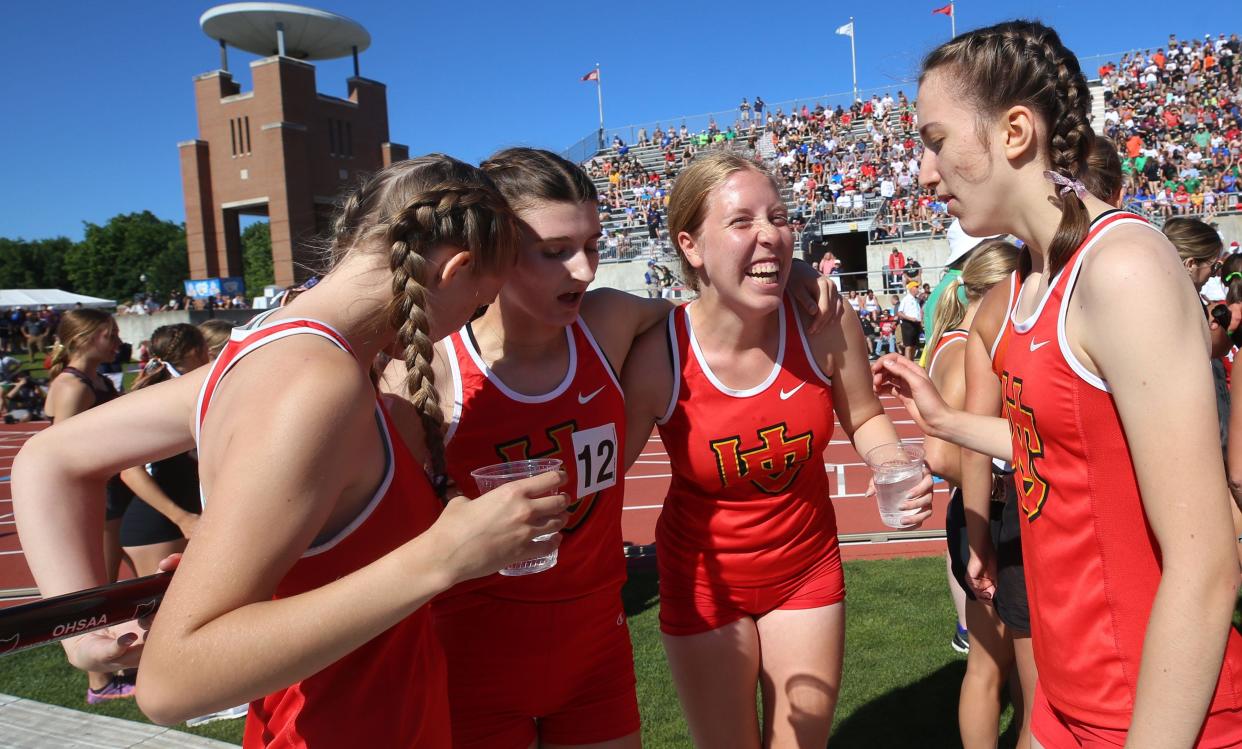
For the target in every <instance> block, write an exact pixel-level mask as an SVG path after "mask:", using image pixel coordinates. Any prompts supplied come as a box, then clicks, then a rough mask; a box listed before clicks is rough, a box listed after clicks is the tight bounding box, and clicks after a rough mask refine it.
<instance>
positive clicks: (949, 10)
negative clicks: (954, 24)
mask: <svg viewBox="0 0 1242 749" xmlns="http://www.w3.org/2000/svg"><path fill="white" fill-rule="evenodd" d="M937 13H939V14H940V15H942V16H951V15H953V3H949V4H948V5H946V6H944V7H943V8H935V9H934V10H932V15H936V14H937Z"/></svg>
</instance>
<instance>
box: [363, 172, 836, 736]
mask: <svg viewBox="0 0 1242 749" xmlns="http://www.w3.org/2000/svg"><path fill="white" fill-rule="evenodd" d="M482 168H483V170H484V171H485V172H486V173H487V174H488V175H489V176H491V178H492V179H493V180H494V181H495V183H496V185H497V187H498V188H499V189H500V191H501V193H502V194H503V195H504V197H505V198H506V199H507V200H508V201H509V204H510V206H511V207H512V208H513V210H514V211H515V213H516V214H517V217H518V219H519V220H520V221H521V223H522V225H523V229H524V232H525V241H524V243H523V247H522V250H521V251H520V252H519V256H518V261H517V265H516V267H515V268H514V269H513V270H512V272H510V273H509V274H508V276H507V277H506V281H505V285H504V286H503V287H502V288H501V290H500V293H499V295H498V298H497V300H496V303H495V304H492V305H490V306H489V307H488V308H487V310H486V311H485V312H484V313H483V314H482V315H481V316H479V317H478V318H476V319H474V320H472V321H471V322H470V323H468V324H467V325H465V326H463V327H462V328H461V329H460V330H458V331H457V332H455V333H453V334H452V335H451V336H449V337H448V338H446V339H445V340H444V341H443V342H441V343H440V344H438V346H437V356H436V362H437V376H436V383H437V390H438V397H439V402H440V404H441V408H442V413H443V418H444V422H445V424H447V432H446V435H445V443H446V447H445V456H446V459H447V465H448V472H449V475H450V476H451V477H452V478H453V479H454V481H455V484H456V488H457V490H459V491H462V492H464V493H465V494H467V495H469V496H476V495H477V493H478V488H477V487H476V486H475V485H474V480H473V479H472V478H471V476H470V471H471V470H473V469H475V468H480V467H483V466H486V465H490V464H493V463H499V462H502V461H510V460H519V459H525V458H534V457H557V458H560V459H561V461H562V462H563V464H564V466H565V470H566V472H567V474H568V477H569V483H568V485H567V489H566V491H567V492H568V493H569V494H570V496H571V504H570V507H569V520H568V522H567V525H566V526H565V529H564V531H563V539H564V540H563V542H562V544H561V547H560V549H559V550H558V554H559V559H558V561H557V564H556V566H555V567H552V568H551V569H549V570H547V571H544V572H541V573H539V574H534V575H527V576H520V577H503V576H500V575H493V576H490V577H488V578H485V579H483V580H479V581H474V582H471V583H468V584H466V585H462V586H458V587H457V588H455V589H453V590H451V591H449V592H448V593H446V594H445V595H443V596H441V597H439V598H438V599H437V600H436V602H435V604H434V606H433V611H434V614H435V621H436V626H437V630H438V631H439V633H440V637H441V640H442V641H443V643H444V646H445V651H446V654H447V656H448V677H449V697H450V705H451V709H452V716H453V743H454V746H455V747H458V748H459V749H475V748H478V749H526V748H527V747H529V746H532V745H535V744H539V745H543V746H552V745H554V746H575V747H598V748H600V749H602V748H604V747H607V748H608V749H623V748H624V747H637V746H639V743H640V741H639V734H638V728H639V716H638V703H637V699H636V696H635V677H634V662H633V654H632V652H631V647H630V638H629V632H628V629H627V628H626V626H625V616H624V610H623V608H622V604H621V586H622V584H623V583H624V582H625V558H624V556H623V553H622V537H621V507H622V499H623V497H624V487H625V485H624V465H623V464H622V460H623V456H624V451H625V443H624V439H625V435H626V429H625V406H624V401H623V398H622V393H621V388H620V384H619V383H618V381H617V377H616V374H615V372H616V371H617V370H619V369H620V367H621V366H622V364H623V363H624V362H625V359H626V356H627V355H628V354H629V350H630V346H631V344H632V343H633V341H634V339H635V337H636V336H637V335H638V334H640V333H641V332H642V331H644V330H646V329H647V328H650V327H651V326H652V325H655V324H656V323H658V322H661V321H662V320H663V319H664V318H665V317H666V316H667V314H668V312H669V310H670V309H671V308H672V305H671V304H670V303H669V302H667V301H663V300H651V299H645V298H640V297H638V296H636V295H633V294H628V293H625V292H621V291H617V290H613V289H608V288H602V289H596V290H592V291H589V292H588V291H587V286H588V285H590V283H591V282H592V281H593V280H594V277H595V271H596V267H597V266H598V263H599V249H598V244H599V240H600V235H601V226H600V221H599V212H598V196H597V194H596V190H595V186H594V184H593V183H592V182H591V180H590V178H589V177H588V176H587V175H586V173H585V172H583V171H582V170H581V169H580V168H579V167H577V166H576V165H574V164H572V163H571V162H569V161H566V160H565V159H562V158H561V157H559V156H556V155H555V154H552V153H550V152H548V151H541V150H537V149H532V148H512V149H507V150H504V151H501V152H499V153H497V154H495V155H493V156H492V157H491V158H489V159H487V160H486V161H484V162H483V165H482ZM800 285H801V286H803V287H811V288H804V294H805V295H807V296H808V297H809V295H810V293H811V292H815V293H817V294H818V295H819V298H820V299H821V300H823V301H825V302H827V301H830V300H831V297H830V296H828V293H827V291H826V287H827V284H826V283H824V284H823V285H822V286H821V282H820V281H819V280H818V279H817V278H816V277H815V274H814V273H813V272H811V271H810V270H809V268H807V269H806V275H805V277H804V278H803V279H802V281H801V284H800ZM821 316H822V315H821ZM404 371H405V367H404V365H403V363H402V362H394V363H393V364H392V365H390V367H389V369H388V372H387V374H388V376H389V378H391V377H392V376H393V375H397V376H399V375H400V374H401V373H402V372H404ZM386 381H387V378H386ZM553 621H554V622H556V626H554V627H550V626H548V625H547V623H548V622H553ZM519 643H520V644H519ZM532 659H533V660H532ZM532 670H538V671H539V672H540V673H541V678H540V679H538V680H535V681H533V682H532V680H531V679H530V678H529V674H530V673H531V672H532Z"/></svg>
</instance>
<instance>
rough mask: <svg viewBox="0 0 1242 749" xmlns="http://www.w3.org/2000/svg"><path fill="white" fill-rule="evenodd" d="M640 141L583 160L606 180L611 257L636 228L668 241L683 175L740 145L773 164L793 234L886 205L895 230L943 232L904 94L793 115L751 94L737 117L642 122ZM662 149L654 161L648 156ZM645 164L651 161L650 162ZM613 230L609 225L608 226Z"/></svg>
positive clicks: (806, 107) (622, 250)
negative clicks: (666, 216) (701, 125)
mask: <svg viewBox="0 0 1242 749" xmlns="http://www.w3.org/2000/svg"><path fill="white" fill-rule="evenodd" d="M636 135H637V138H636V140H635V142H634V144H633V145H631V144H627V143H625V142H624V141H623V140H622V139H621V138H620V136H614V138H613V142H612V144H611V145H612V147H611V148H610V149H609V150H608V151H606V152H604V153H601V154H599V155H597V156H595V157H594V158H592V159H590V160H588V161H587V163H586V164H585V165H584V166H585V168H586V170H587V172H588V173H589V174H590V175H591V176H592V177H593V178H595V180H596V181H597V184H599V185H600V187H601V189H600V198H599V202H600V217H601V219H602V220H603V222H604V224H605V227H606V230H605V247H606V254H607V253H609V252H611V251H616V253H618V256H625V254H626V251H627V250H632V239H631V238H630V235H631V234H632V233H634V232H633V231H631V230H638V229H641V227H642V226H644V225H646V227H647V228H648V234H647V238H648V240H649V241H651V240H658V239H663V238H664V237H663V235H662V234H661V233H660V231H659V230H660V228H661V226H662V223H663V222H662V219H661V217H662V214H663V211H664V208H665V206H666V204H667V201H668V192H669V190H670V188H671V184H672V181H673V180H674V179H675V178H676V176H677V174H678V172H679V171H680V170H681V169H683V168H684V167H685V165H686V164H687V163H688V162H689V161H690V160H692V159H693V158H694V156H695V154H697V153H698V152H699V151H701V150H702V149H705V148H712V147H717V146H720V145H725V146H729V147H738V146H741V147H743V148H745V149H747V150H750V151H751V152H753V153H755V154H756V156H758V157H760V158H763V159H764V160H765V161H767V162H768V163H769V164H770V165H771V167H772V169H773V171H774V172H775V174H776V176H777V178H778V180H779V181H780V183H781V186H782V187H783V188H786V190H787V192H786V196H787V198H788V200H789V202H790V207H791V209H792V212H793V215H792V218H793V223H794V227H795V231H800V230H801V228H802V227H803V226H805V225H806V224H807V223H810V222H812V221H819V220H845V219H861V218H864V217H866V216H868V215H870V214H871V213H873V212H875V211H876V210H877V209H879V208H880V207H881V206H882V205H887V206H888V212H889V223H890V224H894V226H893V227H892V228H891V229H890V230H882V231H891V233H892V234H896V233H897V229H896V227H895V224H897V223H901V224H903V225H906V226H908V227H909V228H910V229H912V230H914V231H922V232H926V233H931V234H940V233H943V231H944V230H945V228H946V227H947V225H948V219H947V216H946V212H945V206H944V205H943V204H942V203H939V202H938V201H936V200H935V199H934V196H933V195H930V194H924V193H921V191H920V190H919V188H918V160H919V156H920V155H921V146H920V144H919V142H918V136H917V133H916V132H915V125H914V107H913V103H912V102H911V101H910V100H909V99H908V98H907V97H906V95H905V92H904V91H898V92H897V96H896V97H895V98H894V97H893V95H892V94H891V93H885V94H884V95H883V96H881V95H879V94H875V95H872V96H871V97H870V98H868V99H860V100H857V101H855V102H854V104H853V105H852V106H851V107H849V108H848V109H847V108H845V107H842V106H839V105H838V106H836V107H835V108H834V107H829V106H824V105H823V104H822V103H816V104H815V105H814V106H811V105H810V104H803V105H802V106H801V107H796V108H791V110H790V111H788V112H786V111H784V109H783V108H782V107H779V106H778V107H775V108H772V107H768V106H767V105H765V104H764V103H763V99H762V98H761V97H755V99H754V103H753V104H751V103H750V102H749V101H748V100H746V99H743V100H742V103H741V104H739V106H738V113H737V119H736V121H735V122H733V123H731V124H727V125H725V126H723V127H722V126H721V125H720V124H718V123H717V121H716V120H715V119H714V118H713V119H711V120H710V121H709V122H708V126H707V128H706V129H705V130H703V131H700V132H690V131H689V130H688V129H687V127H686V126H685V124H682V125H681V126H680V127H679V128H675V127H669V128H668V129H665V128H663V127H662V126H660V125H656V127H655V128H654V129H653V130H652V131H651V132H650V133H648V132H647V130H646V129H645V128H641V129H639V130H638V131H637V133H636ZM653 149H656V150H657V152H658V154H659V157H658V159H656V160H655V161H654V162H653V161H652V159H650V158H649V157H648V158H647V159H645V160H644V159H643V158H640V154H650V153H651V151H652V150H653ZM644 161H645V162H646V163H644ZM609 229H611V231H609Z"/></svg>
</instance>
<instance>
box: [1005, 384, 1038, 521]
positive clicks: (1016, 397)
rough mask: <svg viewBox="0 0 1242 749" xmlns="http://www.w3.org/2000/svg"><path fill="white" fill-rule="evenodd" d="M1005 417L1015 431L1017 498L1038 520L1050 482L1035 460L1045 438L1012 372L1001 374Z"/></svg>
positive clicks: (1014, 468)
mask: <svg viewBox="0 0 1242 749" xmlns="http://www.w3.org/2000/svg"><path fill="white" fill-rule="evenodd" d="M1001 386H1002V388H1003V389H1004V398H1005V417H1006V418H1007V419H1008V420H1009V430H1010V432H1012V433H1013V435H1014V441H1015V444H1014V451H1013V472H1014V476H1015V477H1016V478H1017V480H1018V501H1019V502H1021V503H1022V511H1023V512H1025V513H1026V518H1027V520H1028V521H1029V522H1032V523H1033V522H1035V519H1036V518H1038V517H1039V515H1040V513H1042V512H1043V510H1044V502H1046V501H1048V482H1047V481H1045V480H1044V478H1043V477H1042V476H1040V475H1039V468H1038V466H1036V465H1035V461H1037V460H1039V459H1040V458H1043V457H1044V441H1043V439H1042V438H1040V436H1039V429H1038V428H1037V427H1036V426H1035V412H1034V411H1032V410H1031V409H1030V408H1029V407H1028V406H1025V405H1023V403H1022V380H1020V379H1018V378H1017V377H1013V376H1012V375H1010V374H1009V372H1004V373H1003V374H1002V375H1001Z"/></svg>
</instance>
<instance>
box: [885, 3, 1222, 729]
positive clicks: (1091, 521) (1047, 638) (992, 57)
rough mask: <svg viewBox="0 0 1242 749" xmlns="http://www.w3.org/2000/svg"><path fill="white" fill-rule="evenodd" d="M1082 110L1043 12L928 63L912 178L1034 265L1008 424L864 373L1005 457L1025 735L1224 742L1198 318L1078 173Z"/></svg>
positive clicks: (920, 411)
mask: <svg viewBox="0 0 1242 749" xmlns="http://www.w3.org/2000/svg"><path fill="white" fill-rule="evenodd" d="M1090 101H1091V97H1090V93H1089V92H1088V90H1087V84H1086V79H1085V78H1084V76H1083V74H1082V72H1081V71H1080V69H1079V67H1078V62H1077V60H1076V58H1075V57H1074V55H1073V54H1072V53H1071V52H1070V51H1069V50H1068V49H1066V48H1065V46H1064V45H1063V44H1062V43H1061V40H1060V39H1059V37H1058V36H1057V34H1056V32H1055V31H1053V30H1052V29H1050V28H1048V27H1046V26H1043V25H1041V24H1038V23H1034V22H1026V21H1014V22H1008V23H1002V24H998V25H996V26H991V27H988V28H983V29H978V30H976V31H972V32H970V33H967V34H964V35H962V36H959V37H957V38H956V39H954V40H953V41H951V42H948V43H946V44H944V45H942V46H941V47H939V48H937V49H936V50H934V51H933V52H932V53H931V54H930V55H928V57H927V58H926V59H925V61H924V65H923V74H922V78H921V84H920V88H919V99H918V115H919V122H920V125H921V127H920V134H921V136H922V139H923V142H924V144H925V146H926V150H925V151H924V155H923V161H922V166H921V170H920V174H919V180H920V182H921V183H922V184H923V185H924V186H927V187H931V188H934V189H935V190H936V192H937V194H938V196H940V197H941V198H942V199H946V200H947V201H948V205H949V211H950V213H952V214H954V215H955V216H957V217H958V218H959V219H960V220H961V222H962V228H963V229H964V230H966V231H967V232H968V233H970V234H974V235H976V236H986V235H995V234H1007V233H1008V234H1013V235H1015V236H1017V237H1018V238H1020V239H1021V240H1022V241H1023V242H1024V244H1025V246H1026V247H1027V248H1028V249H1029V250H1030V259H1031V266H1030V268H1029V269H1026V272H1024V273H1023V272H1022V270H1023V269H1020V271H1019V273H1020V275H1019V277H1018V279H1017V282H1015V283H1014V284H1013V287H1012V288H1013V289H1014V293H1012V294H1011V295H1010V299H1009V304H1008V306H1007V309H1006V310H1005V317H1004V319H1005V323H1004V326H1003V328H1002V330H1001V333H1000V337H999V338H998V339H997V341H996V344H995V345H994V346H993V347H992V349H991V351H990V354H991V359H992V364H993V366H994V368H995V371H996V372H997V373H998V374H999V376H1000V379H1001V388H1002V395H1003V402H1004V413H1005V417H1006V418H1005V419H1001V418H996V417H992V416H985V415H976V414H972V413H968V412H963V411H961V410H958V409H954V408H951V407H949V406H947V405H946V404H945V402H944V400H943V399H941V398H940V396H939V395H938V394H937V392H936V389H935V388H934V387H933V386H932V384H931V382H930V381H929V380H928V378H927V376H926V374H925V373H923V372H922V370H919V369H918V368H917V367H915V366H913V365H912V364H910V363H909V362H905V361H903V360H900V359H899V358H897V357H893V356H888V357H885V358H883V359H881V360H880V361H879V362H877V363H876V364H875V365H873V368H874V371H875V373H876V386H877V387H878V388H880V389H884V390H889V391H892V392H894V393H896V394H897V395H898V396H899V397H900V398H901V399H902V400H903V401H904V403H905V405H906V408H907V409H909V411H910V413H911V415H912V416H913V417H914V418H915V419H916V420H917V421H918V423H919V425H920V426H921V427H922V428H923V429H924V431H925V432H926V433H927V434H928V435H929V436H931V437H935V438H937V439H942V440H947V441H950V442H954V443H956V444H958V445H961V446H963V447H966V448H969V449H971V450H974V451H977V452H982V453H985V454H988V455H992V456H994V457H998V458H1002V459H1004V460H1010V461H1012V463H1013V465H1014V481H1015V487H1016V489H1017V494H1018V501H1019V502H1020V509H1021V510H1022V521H1021V522H1022V531H1021V534H1022V551H1023V557H1024V560H1025V565H1024V567H1025V572H1026V579H1027V590H1028V593H1029V598H1030V614H1031V633H1032V640H1033V646H1034V652H1035V662H1036V666H1037V669H1038V672H1039V681H1038V685H1037V688H1036V695H1035V704H1034V706H1033V708H1032V710H1033V715H1032V721H1031V732H1032V737H1033V745H1035V746H1043V747H1077V746H1093V747H1096V746H1099V747H1103V746H1121V745H1123V744H1124V745H1126V746H1131V747H1140V746H1144V747H1146V746H1151V747H1171V748H1176V747H1189V746H1202V747H1223V746H1236V745H1238V744H1239V743H1240V742H1242V690H1240V689H1239V686H1238V685H1239V680H1240V679H1242V638H1239V635H1238V634H1237V633H1236V632H1235V631H1233V629H1232V627H1231V626H1230V619H1231V616H1232V613H1233V607H1234V603H1235V600H1236V595H1237V586H1238V564H1237V558H1236V556H1235V555H1234V550H1233V538H1232V536H1231V529H1232V526H1231V524H1230V522H1229V500H1228V497H1227V495H1226V490H1225V480H1224V478H1225V477H1224V471H1223V467H1222V465H1221V461H1220V459H1219V457H1217V456H1218V455H1219V452H1218V449H1219V448H1218V447H1217V445H1218V444H1219V442H1218V435H1217V425H1216V414H1215V405H1214V404H1215V399H1214V398H1213V397H1212V378H1211V373H1210V370H1209V367H1208V361H1207V356H1206V354H1207V352H1208V350H1209V342H1208V329H1207V325H1206V321H1205V320H1204V316H1203V312H1202V309H1201V307H1200V305H1199V300H1198V298H1197V295H1196V294H1195V292H1194V288H1193V286H1192V285H1191V284H1190V280H1189V279H1188V278H1187V274H1186V272H1185V270H1184V269H1183V268H1182V267H1181V265H1180V264H1179V262H1178V259H1177V254H1176V253H1175V252H1174V251H1173V248H1172V247H1171V246H1170V245H1169V243H1168V241H1167V240H1166V239H1165V238H1164V236H1163V235H1161V234H1160V232H1159V231H1157V230H1156V229H1154V228H1153V227H1151V226H1150V225H1149V224H1148V223H1147V222H1146V221H1145V220H1143V219H1142V218H1140V217H1139V216H1136V215H1134V214H1131V213H1126V212H1123V211H1118V210H1116V209H1114V208H1112V207H1111V206H1109V205H1108V204H1107V203H1105V202H1104V201H1103V200H1101V199H1099V198H1097V197H1095V196H1093V195H1091V194H1090V193H1089V192H1088V190H1087V187H1086V186H1085V185H1084V184H1083V179H1084V172H1085V171H1086V169H1087V157H1088V154H1089V153H1090V151H1091V148H1092V144H1093V141H1094V137H1095V136H1094V133H1093V131H1092V130H1091V126H1090V122H1089V115H1090ZM1135 300H1140V302H1139V303H1136V302H1135ZM985 304H986V302H985ZM981 314H982V313H981ZM1153 352H1154V353H1155V356H1153V355H1152V353H1153ZM968 356H969V352H968ZM976 369H977V368H976V367H975V366H974V365H973V364H970V363H968V378H969V377H970V376H971V375H970V374H969V373H973V372H974V371H976ZM968 406H969V403H968ZM975 589H976V591H977V592H978V591H980V586H979V585H976V586H975Z"/></svg>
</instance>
